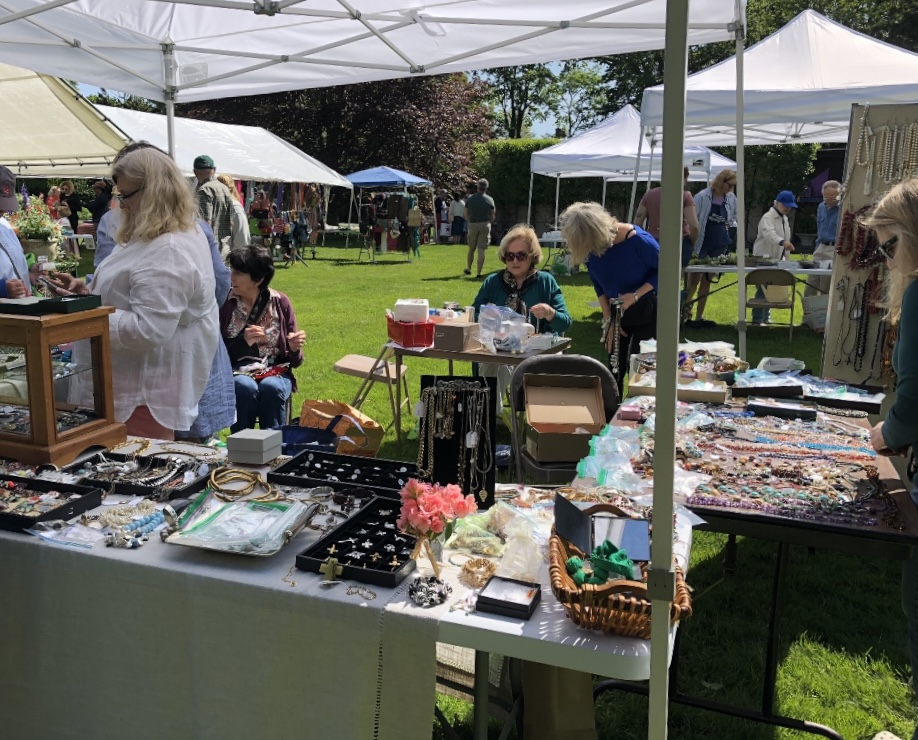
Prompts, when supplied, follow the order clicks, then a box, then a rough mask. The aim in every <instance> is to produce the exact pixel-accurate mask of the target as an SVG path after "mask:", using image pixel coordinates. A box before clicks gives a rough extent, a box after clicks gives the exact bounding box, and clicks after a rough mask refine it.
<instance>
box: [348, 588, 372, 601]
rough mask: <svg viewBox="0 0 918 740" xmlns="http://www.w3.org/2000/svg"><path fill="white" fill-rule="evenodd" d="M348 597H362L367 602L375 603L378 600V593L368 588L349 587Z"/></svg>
mask: <svg viewBox="0 0 918 740" xmlns="http://www.w3.org/2000/svg"><path fill="white" fill-rule="evenodd" d="M347 595H348V596H360V597H361V598H363V599H366V600H367V601H373V599H375V598H376V592H375V591H371V590H370V589H368V588H367V587H366V586H348V587H347Z"/></svg>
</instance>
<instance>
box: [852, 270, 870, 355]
mask: <svg viewBox="0 0 918 740" xmlns="http://www.w3.org/2000/svg"><path fill="white" fill-rule="evenodd" d="M852 303H853V304H854V305H857V314H856V315H855V318H856V319H857V331H856V333H855V335H854V362H853V363H852V364H853V366H854V370H855V372H858V373H859V372H861V369H862V368H863V366H864V354H865V353H866V351H867V325H868V322H869V321H870V312H869V311H868V310H867V286H866V283H865V284H864V285H857V286H855V288H854V301H852ZM858 304H859V305H858Z"/></svg>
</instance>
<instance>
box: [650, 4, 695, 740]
mask: <svg viewBox="0 0 918 740" xmlns="http://www.w3.org/2000/svg"><path fill="white" fill-rule="evenodd" d="M688 8H689V3H688V2H685V0H667V3H666V45H665V51H664V64H663V84H664V90H665V92H664V99H663V158H662V175H661V186H662V187H661V191H662V201H661V207H660V225H661V230H660V241H661V244H662V245H663V249H661V250H660V254H661V255H662V256H665V258H666V259H661V260H660V270H659V289H658V291H657V296H658V302H659V304H658V305H659V310H658V312H657V355H658V360H659V361H658V362H657V373H658V375H659V377H658V378H657V409H656V410H657V417H656V418H657V428H656V430H655V445H656V446H655V450H656V452H655V455H654V482H653V487H654V518H655V519H657V521H659V522H663V523H664V529H663V532H662V535H663V536H662V537H654V539H653V543H652V545H651V563H650V573H649V576H650V580H649V583H650V588H649V589H648V597H649V598H650V600H651V603H652V605H653V606H652V610H651V626H650V630H651V632H650V636H651V642H650V701H649V704H648V727H647V736H648V738H650V739H651V740H665V738H666V736H667V724H668V719H669V657H670V624H669V613H670V606H671V604H672V601H673V597H674V594H675V572H674V569H673V538H672V529H671V527H672V523H673V481H674V474H673V467H674V465H675V443H676V381H677V378H676V370H677V366H678V359H677V347H678V341H679V303H680V300H679V299H680V291H679V277H680V273H681V267H682V265H681V253H682V250H681V249H680V243H681V241H682V192H683V189H684V186H683V185H682V167H683V160H684V151H685V86H686V83H685V78H686V75H687V72H688ZM677 184H678V185H679V187H676V185H677ZM666 185H669V186H670V187H668V188H667V187H666ZM658 507H659V510H657V508H658Z"/></svg>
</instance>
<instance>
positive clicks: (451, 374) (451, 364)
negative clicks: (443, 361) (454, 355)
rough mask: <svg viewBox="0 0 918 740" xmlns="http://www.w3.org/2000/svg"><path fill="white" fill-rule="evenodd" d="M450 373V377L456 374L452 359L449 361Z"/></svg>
mask: <svg viewBox="0 0 918 740" xmlns="http://www.w3.org/2000/svg"><path fill="white" fill-rule="evenodd" d="M449 374H450V377H452V376H453V375H455V373H454V372H453V361H452V360H450V361H449Z"/></svg>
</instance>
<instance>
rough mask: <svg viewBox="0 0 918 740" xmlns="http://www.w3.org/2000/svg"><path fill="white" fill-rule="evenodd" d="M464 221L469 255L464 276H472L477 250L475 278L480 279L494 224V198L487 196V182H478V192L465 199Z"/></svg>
mask: <svg viewBox="0 0 918 740" xmlns="http://www.w3.org/2000/svg"><path fill="white" fill-rule="evenodd" d="M464 216H465V221H466V223H467V224H468V228H469V230H468V237H469V239H468V240H469V254H468V258H467V260H466V267H465V274H466V275H471V274H472V258H473V257H474V256H475V250H476V249H477V250H478V271H477V274H476V275H475V277H479V278H480V277H481V270H482V269H483V268H484V261H485V250H486V249H487V248H488V244H490V243H491V224H492V223H494V198H492V197H491V196H490V195H488V181H487V180H485V179H484V178H482V179H481V180H479V181H478V192H477V193H474V194H473V195H470V196H469V197H468V198H466V199H465V213H464Z"/></svg>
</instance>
